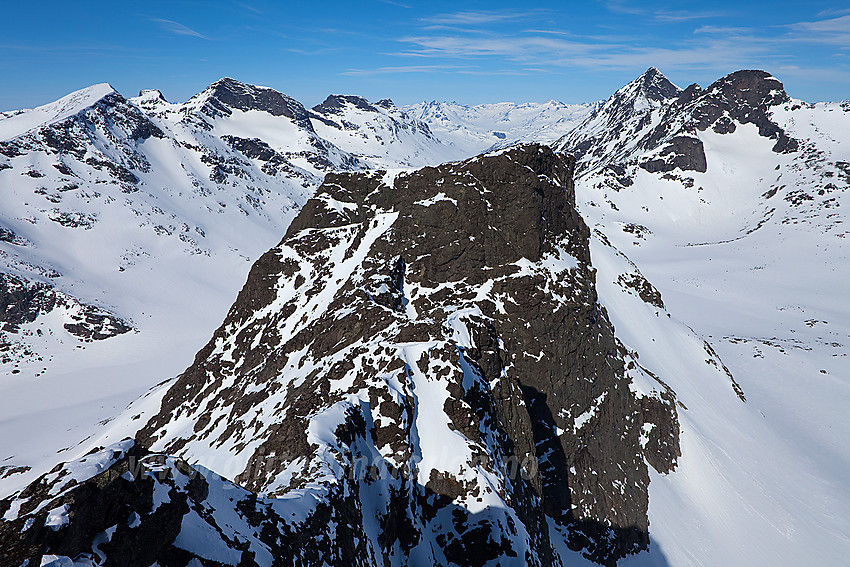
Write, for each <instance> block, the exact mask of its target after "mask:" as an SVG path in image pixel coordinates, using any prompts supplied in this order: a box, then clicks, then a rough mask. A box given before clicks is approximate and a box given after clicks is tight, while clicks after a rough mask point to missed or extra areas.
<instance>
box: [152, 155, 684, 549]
mask: <svg viewBox="0 0 850 567" xmlns="http://www.w3.org/2000/svg"><path fill="white" fill-rule="evenodd" d="M573 166H574V162H573V160H572V159H571V158H569V157H567V156H563V155H559V154H556V153H554V152H553V151H552V150H551V149H550V148H548V147H546V146H540V145H528V146H520V147H514V148H511V149H508V150H504V151H500V152H494V153H491V154H486V155H483V156H480V157H477V158H472V159H469V160H466V161H463V162H456V163H449V164H445V165H441V166H439V167H427V168H424V169H421V170H419V171H415V172H410V173H405V174H399V175H390V174H388V173H385V172H378V173H340V174H328V175H327V177H326V179H325V182H324V184H323V185H322V186H321V187H320V188H319V190H318V192H317V194H316V195H315V197H314V198H313V199H311V200H310V201H309V202H308V203H307V204H306V205H305V206H304V207H303V209H302V210H301V212H300V213H299V215H298V217H296V219H295V220H294V221H293V223H292V224H291V225H290V227H289V229H288V231H287V233H286V235H285V237H284V239H283V240H282V242H281V243H280V244H279V245H278V246H277V247H275V248H274V249H272V250H270V251H269V252H268V253H266V254H265V255H264V256H263V257H262V258H261V259H260V260H259V261H258V262H257V263H256V264H255V265H254V266H253V268H252V270H251V273H250V275H249V277H248V281H247V282H246V284H245V286H244V288H243V289H242V291H241V292H240V294H239V297H238V298H237V300H236V302H235V303H234V305H233V307H232V308H231V310H230V312H229V314H228V316H227V319H226V320H225V321H224V323H223V324H222V326H221V327H220V328H219V329H218V330H217V331H216V333H215V335H214V337H213V338H212V340H211V341H210V342H209V343H208V345H207V346H206V347H205V348H204V349H202V351H201V352H199V353H198V355H197V357H196V359H195V363H194V364H193V365H192V366H191V367H190V368H189V369H187V370H186V372H184V373H183V374H182V375H181V376H180V377H179V378H178V379H177V380H176V381H175V382H174V383H173V384H172V385H171V387H170V389H169V391H168V392H167V393H166V394H165V396H164V397H163V398H162V399H163V401H162V404H161V407H160V410H159V412H158V413H157V415H155V416H153V418H152V419H151V420H150V421H149V422H148V423H147V425H145V426H144V427H143V428H142V430H141V431H140V432H139V434H138V439H139V442H140V443H141V444H142V445H143V446H145V447H147V448H150V449H151V450H154V451H165V452H167V453H170V454H177V455H180V456H181V457H183V458H186V459H187V460H191V459H201V461H202V462H203V460H204V459H209V461H210V462H212V461H217V462H225V460H226V461H227V462H231V463H238V467H239V468H240V469H241V470H236V471H234V473H235V475H234V476H235V477H236V480H237V482H239V483H240V484H242V485H243V486H245V487H247V488H249V489H250V490H254V491H257V492H260V493H264V494H271V495H274V496H277V497H283V498H281V499H280V500H278V505H277V506H278V512H279V513H280V517H281V518H283V519H284V521H285V520H286V518H289V517H291V516H295V517H297V518H300V519H299V520H297V521H298V522H301V525H302V526H303V528H302V535H303V536H304V537H306V538H307V539H309V540H311V541H314V542H320V541H321V542H326V543H325V544H322V545H326V546H327V549H336V550H341V553H342V554H343V557H342V559H343V560H345V561H346V562H348V563H359V562H363V561H366V559H365V557H366V556H365V555H364V554H365V553H367V552H366V551H365V549H367V548H368V549H373V550H374V551H373V553H375V554H376V556H377V557H384V558H387V561H390V559H389V558H393V559H392V561H394V562H401V563H402V564H404V563H409V562H410V561H412V560H413V558H419V559H420V560H423V561H426V562H428V563H435V564H450V563H456V564H470V558H471V557H474V558H475V559H474V560H473V561H472V564H475V565H484V564H485V563H487V562H488V561H500V560H501V561H511V560H512V559H511V558H516V557H522V558H523V561H524V562H525V563H527V564H532V565H548V564H551V563H552V562H553V560H554V559H553V558H554V557H555V555H556V553H557V552H556V546H555V545H554V544H553V542H552V541H551V540H550V539H549V538H550V535H549V534H555V533H558V532H560V533H562V534H563V537H564V538H566V540H567V541H568V545H569V546H570V547H571V548H572V549H574V550H576V551H581V552H582V553H583V554H584V555H585V556H586V557H588V558H590V559H592V560H594V561H597V562H600V563H604V564H611V563H613V562H615V561H616V560H617V559H618V558H620V557H623V556H625V555H628V554H630V553H633V552H636V551H638V550H640V549H643V548H645V547H646V545H647V544H648V535H647V534H648V532H647V530H648V526H647V519H646V502H647V485H648V482H649V477H648V471H647V464H646V463H647V462H651V463H653V466H655V467H656V468H658V470H661V471H667V470H669V469H670V468H672V467H673V466H675V460H676V455H677V454H678V425H677V422H676V412H675V407H674V405H673V400H672V398H669V399H667V398H661V397H642V396H638V395H637V394H636V393H635V392H633V391H632V390H631V389H630V388H629V387H628V381H629V379H628V378H627V377H626V374H625V360H624V356H626V354H625V352H624V350H623V349H621V347H620V346H619V345H618V342H617V340H616V338H615V337H614V329H613V327H612V326H611V324H610V322H609V321H608V319H607V315H606V313H605V310H604V309H603V308H602V307H601V306H599V304H598V303H597V301H596V291H595V276H594V273H595V272H594V270H593V268H592V267H591V265H590V253H589V244H588V243H589V229H588V227H587V225H586V224H585V223H584V221H583V220H582V218H581V216H580V215H579V214H578V212H577V211H576V209H575V194H574V189H573V183H572V171H573ZM644 423H652V426H651V427H649V426H648V428H644V429H643V430H644V431H652V432H653V433H652V436H653V437H652V441H651V442H649V443H645V442H643V441H641V433H640V432H641V431H642V429H641V428H642V424H644ZM186 424H190V425H189V426H188V427H187V426H186ZM202 447H206V448H204V449H201V448H202ZM198 451H200V452H198ZM209 451H212V453H210V452H209ZM220 459H221V460H220ZM523 471H524V472H523ZM295 495H300V496H299V497H298V498H297V499H294V500H293V499H292V497H294V496H295ZM292 506H295V507H294V508H290V509H287V507H292ZM329 514H333V515H334V516H335V517H338V516H342V517H344V518H346V521H345V526H346V532H345V533H342V532H340V531H335V530H333V529H329V528H328V523H327V521H324V520H321V519H322V518H326V517H328V515H329ZM305 518H306V520H305ZM305 521H306V523H304V522H305ZM279 531H280V530H279ZM281 533H288V530H283V531H282V532H281ZM352 533H362V534H364V536H363V538H360V537H359V536H358V537H355V538H353V540H352V539H350V540H349V541H345V538H351V537H352V536H351V534H352ZM288 537H289V536H285V538H284V539H286V538H288ZM557 537H562V536H557ZM423 557H424V558H425V559H422V558H423ZM373 561H374V562H381V560H379V559H376V560H370V561H366V562H373Z"/></svg>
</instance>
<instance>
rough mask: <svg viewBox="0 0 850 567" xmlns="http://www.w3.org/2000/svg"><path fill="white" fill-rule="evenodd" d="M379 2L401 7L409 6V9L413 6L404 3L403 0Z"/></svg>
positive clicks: (380, 0)
mask: <svg viewBox="0 0 850 567" xmlns="http://www.w3.org/2000/svg"><path fill="white" fill-rule="evenodd" d="M378 2H382V3H384V4H389V5H390V6H398V7H399V8H407V9H408V10H410V9H412V8H413V6H409V5H407V4H402V3H401V2H394V1H393V0H378Z"/></svg>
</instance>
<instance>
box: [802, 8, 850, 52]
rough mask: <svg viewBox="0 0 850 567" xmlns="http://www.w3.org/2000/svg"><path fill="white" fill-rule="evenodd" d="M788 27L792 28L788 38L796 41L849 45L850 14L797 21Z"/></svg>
mask: <svg viewBox="0 0 850 567" xmlns="http://www.w3.org/2000/svg"><path fill="white" fill-rule="evenodd" d="M788 27H789V28H790V29H791V30H792V36H791V37H790V39H794V40H796V41H809V42H813V43H828V44H831V45H838V46H841V47H850V14H848V15H846V16H839V17H837V18H829V19H826V20H817V21H813V22H797V23H795V24H791V25H789V26H788Z"/></svg>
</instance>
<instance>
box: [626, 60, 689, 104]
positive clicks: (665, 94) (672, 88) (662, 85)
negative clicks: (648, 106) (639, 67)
mask: <svg viewBox="0 0 850 567" xmlns="http://www.w3.org/2000/svg"><path fill="white" fill-rule="evenodd" d="M630 85H634V86H636V87H637V89H636V90H637V91H638V92H640V93H641V94H642V95H643V96H645V97H646V98H647V99H649V100H653V101H664V100H669V99H671V98H674V97H676V96H678V95H679V93H680V92H682V89H680V88H679V87H677V86H676V85H674V84H673V83H672V82H670V80H669V79H668V78H667V77H665V76H664V74H663V73H662V72H661V71H659V70H658V69H657V68H655V67H650V68H649V69H647V70H646V71H644V73H643V74H642V75H641V76H640V77H638V78H637V79H635V80H634V81H632V82H631V83H630Z"/></svg>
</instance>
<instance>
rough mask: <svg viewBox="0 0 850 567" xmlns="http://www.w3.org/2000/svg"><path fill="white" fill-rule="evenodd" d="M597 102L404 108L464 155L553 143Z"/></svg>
mask: <svg viewBox="0 0 850 567" xmlns="http://www.w3.org/2000/svg"><path fill="white" fill-rule="evenodd" d="M597 106H598V103H591V104H565V103H562V102H557V101H554V100H550V101H548V102H545V103H534V102H529V103H523V104H516V103H511V102H503V103H496V104H479V105H476V106H466V105H463V104H459V103H456V102H437V101H431V102H421V103H419V104H415V105H412V106H409V107H406V108H405V110H406V111H407V112H408V113H409V114H410V115H412V116H413V117H414V118H416V119H417V120H420V121H422V122H424V123H426V124H428V127H429V128H430V129H431V131H432V132H434V134H435V135H436V136H438V137H439V138H440V139H441V140H444V141H446V142H449V143H451V144H452V145H454V146H455V147H457V148H458V149H459V150H461V151H462V152H464V153H465V155H466V156H471V155H475V154H478V153H481V152H483V151H486V150H487V149H489V148H491V147H493V146H498V147H502V146H504V145H506V144H511V143H517V142H542V143H547V144H548V143H552V142H554V141H555V140H557V139H558V138H560V137H561V136H563V135H565V134H566V133H568V132H570V131H571V130H572V129H573V128H574V127H575V126H576V124H577V123H579V122H580V121H581V120H582V119H583V118H585V117H586V116H587V115H588V113H590V112H592V111H593V109H594V108H596V107H597Z"/></svg>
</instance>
